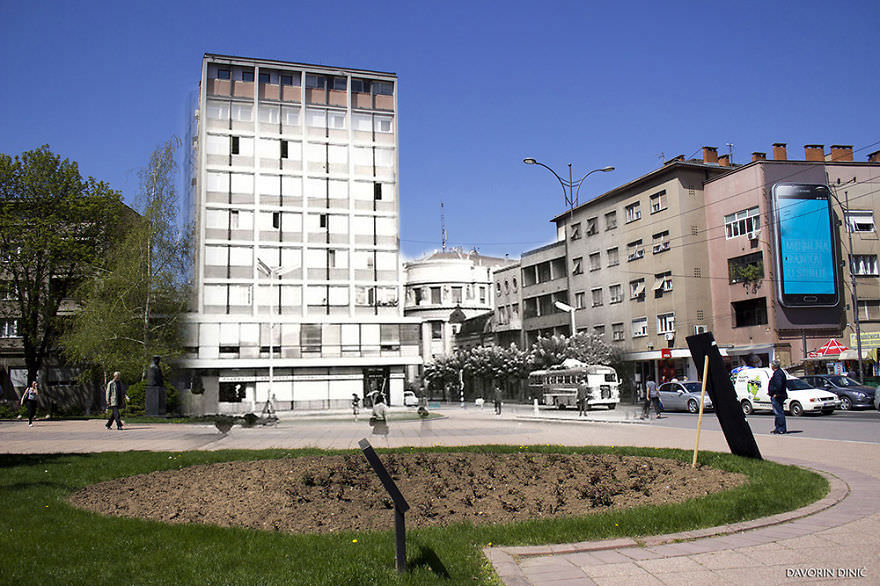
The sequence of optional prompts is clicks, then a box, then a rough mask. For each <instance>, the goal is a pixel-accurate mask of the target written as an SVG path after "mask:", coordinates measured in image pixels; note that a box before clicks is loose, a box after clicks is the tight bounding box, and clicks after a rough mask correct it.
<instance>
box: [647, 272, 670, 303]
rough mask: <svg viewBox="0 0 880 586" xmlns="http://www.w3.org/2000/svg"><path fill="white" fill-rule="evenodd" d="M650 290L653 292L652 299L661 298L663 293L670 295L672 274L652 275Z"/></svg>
mask: <svg viewBox="0 0 880 586" xmlns="http://www.w3.org/2000/svg"><path fill="white" fill-rule="evenodd" d="M651 290H652V291H653V292H654V297H662V296H663V294H664V293H671V292H672V273H671V272H670V271H666V272H665V273H659V274H657V275H654V286H653V287H652V288H651Z"/></svg>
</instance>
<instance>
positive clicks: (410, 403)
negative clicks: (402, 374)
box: [403, 391, 419, 407]
mask: <svg viewBox="0 0 880 586" xmlns="http://www.w3.org/2000/svg"><path fill="white" fill-rule="evenodd" d="M403 404H404V406H406V407H418V406H419V398H418V397H417V396H416V394H415V393H414V392H412V391H403Z"/></svg>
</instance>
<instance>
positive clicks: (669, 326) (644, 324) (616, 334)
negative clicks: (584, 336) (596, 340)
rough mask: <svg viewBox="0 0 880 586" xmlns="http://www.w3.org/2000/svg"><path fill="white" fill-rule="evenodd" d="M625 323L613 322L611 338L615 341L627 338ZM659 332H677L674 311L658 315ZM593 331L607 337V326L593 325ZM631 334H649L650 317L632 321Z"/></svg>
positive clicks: (636, 336) (639, 335)
mask: <svg viewBox="0 0 880 586" xmlns="http://www.w3.org/2000/svg"><path fill="white" fill-rule="evenodd" d="M623 326H624V324H623V322H616V323H613V324H611V339H612V341H614V342H623V341H624V340H626V335H625V333H624V327H623ZM656 326H657V330H656V331H657V334H658V335H666V334H675V314H674V313H662V314H659V315H658V316H657V322H656ZM593 333H594V334H595V335H597V336H599V337H600V338H604V337H605V326H604V325H596V326H593ZM630 334H631V336H632V338H644V337H646V336H647V335H648V318H647V317H638V318H635V319H634V320H632V322H630Z"/></svg>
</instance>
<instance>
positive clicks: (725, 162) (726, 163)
mask: <svg viewBox="0 0 880 586" xmlns="http://www.w3.org/2000/svg"><path fill="white" fill-rule="evenodd" d="M718 164H719V165H720V166H722V167H730V155H718Z"/></svg>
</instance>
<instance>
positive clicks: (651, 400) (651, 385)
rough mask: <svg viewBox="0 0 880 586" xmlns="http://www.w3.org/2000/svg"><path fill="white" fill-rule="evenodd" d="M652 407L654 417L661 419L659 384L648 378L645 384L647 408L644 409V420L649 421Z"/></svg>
mask: <svg viewBox="0 0 880 586" xmlns="http://www.w3.org/2000/svg"><path fill="white" fill-rule="evenodd" d="M651 407H653V408H654V416H655V418H657V419H660V417H661V415H660V393H659V392H658V391H657V383H656V382H654V379H653V378H651V377H648V380H647V381H646V382H645V406H644V408H643V409H642V419H647V418H648V414H649V413H650V410H651Z"/></svg>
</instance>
